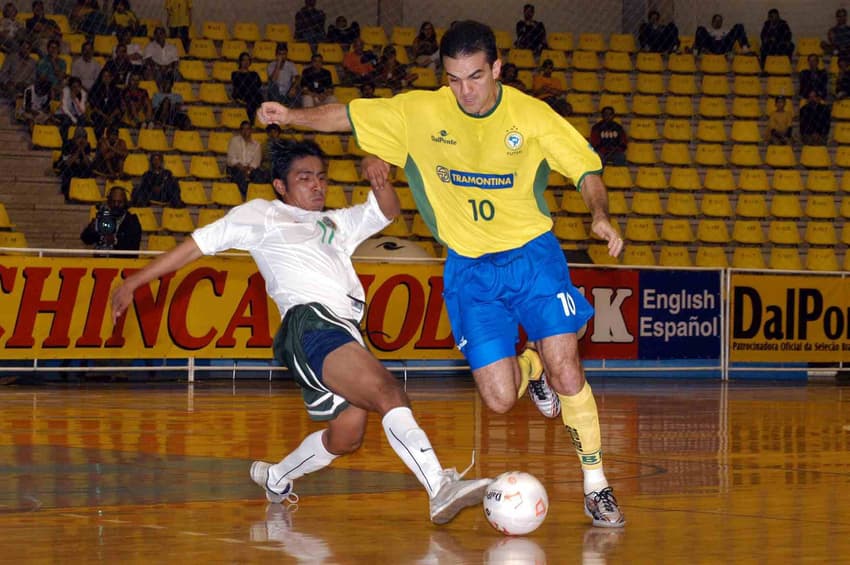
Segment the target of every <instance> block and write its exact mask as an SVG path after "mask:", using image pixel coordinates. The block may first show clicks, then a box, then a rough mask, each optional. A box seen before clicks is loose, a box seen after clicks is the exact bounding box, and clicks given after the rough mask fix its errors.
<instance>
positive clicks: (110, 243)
mask: <svg viewBox="0 0 850 565" xmlns="http://www.w3.org/2000/svg"><path fill="white" fill-rule="evenodd" d="M106 208H108V210H109V213H110V216H111V217H112V218H114V219H115V223H116V224H117V227H116V228H115V233H104V232H103V231H101V230H99V229H98V216H99V215H98V216H95V218H93V219H92V221H91V222H89V225H87V226H86V227H85V229H84V230H83V232H82V233H81V234H80V239H81V240H82V242H83V243H85V244H86V245H94V247H95V249H114V250H116V251H138V250H139V248H140V247H141V245H142V224H141V223H140V222H139V218H138V216H136V215H135V214H134V213H132V212H130V210H129V209H128V206H127V191H126V190H125V189H124V188H123V187H120V186H113V187H112V188H111V189H110V190H109V195H108V196H107V198H106Z"/></svg>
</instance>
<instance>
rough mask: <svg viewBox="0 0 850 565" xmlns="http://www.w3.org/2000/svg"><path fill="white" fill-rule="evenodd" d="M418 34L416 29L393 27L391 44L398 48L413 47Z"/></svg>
mask: <svg viewBox="0 0 850 565" xmlns="http://www.w3.org/2000/svg"><path fill="white" fill-rule="evenodd" d="M417 33H418V32H417V30H416V28H415V27H404V26H393V30H392V32H391V33H390V43H392V44H393V45H396V46H402V47H413V40H414V39H416V35H417Z"/></svg>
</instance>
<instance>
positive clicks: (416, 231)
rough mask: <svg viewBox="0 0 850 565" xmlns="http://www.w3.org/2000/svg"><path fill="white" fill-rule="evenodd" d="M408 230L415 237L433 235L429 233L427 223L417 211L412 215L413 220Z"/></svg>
mask: <svg viewBox="0 0 850 565" xmlns="http://www.w3.org/2000/svg"><path fill="white" fill-rule="evenodd" d="M410 231H411V233H412V234H413V235H415V236H417V237H433V236H432V235H431V230H430V229H428V225H427V224H426V223H425V220H423V219H422V216H421V215H420V214H418V213H417V214H414V215H413V222H412V225H411V228H410Z"/></svg>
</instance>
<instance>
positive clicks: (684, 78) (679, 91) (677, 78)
mask: <svg viewBox="0 0 850 565" xmlns="http://www.w3.org/2000/svg"><path fill="white" fill-rule="evenodd" d="M667 91H668V92H669V93H670V94H674V95H678V96H695V95H696V94H697V85H696V81H695V80H694V75H670V79H669V80H668V81H667Z"/></svg>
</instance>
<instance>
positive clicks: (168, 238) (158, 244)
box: [145, 233, 177, 251]
mask: <svg viewBox="0 0 850 565" xmlns="http://www.w3.org/2000/svg"><path fill="white" fill-rule="evenodd" d="M175 247H177V239H175V237H174V236H173V235H161V234H155V233H152V234H150V235H148V242H147V245H146V246H145V248H146V249H147V250H148V251H170V250H172V249H174V248H175Z"/></svg>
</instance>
